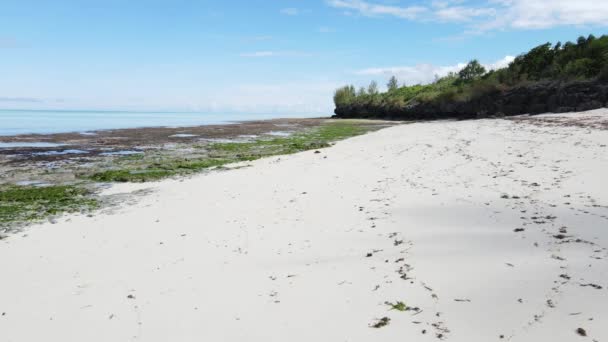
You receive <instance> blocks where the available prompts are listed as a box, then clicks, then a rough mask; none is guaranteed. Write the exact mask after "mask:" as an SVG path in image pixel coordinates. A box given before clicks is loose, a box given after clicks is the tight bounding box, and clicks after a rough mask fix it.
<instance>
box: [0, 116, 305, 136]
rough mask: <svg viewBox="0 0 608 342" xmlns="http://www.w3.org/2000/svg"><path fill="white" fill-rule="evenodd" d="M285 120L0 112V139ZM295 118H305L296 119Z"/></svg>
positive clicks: (241, 117)
mask: <svg viewBox="0 0 608 342" xmlns="http://www.w3.org/2000/svg"><path fill="white" fill-rule="evenodd" d="M288 116H289V115H281V114H205V113H193V112H174V113H172V112H129V111H120V112H119V111H76V110H70V111H60V110H5V109H0V136H2V135H3V136H6V135H17V134H29V133H40V134H48V133H64V132H88V131H94V130H106V129H118V128H138V127H165V126H170V127H176V126H198V125H210V124H219V123H229V122H234V121H245V120H261V119H272V118H279V117H288ZM298 117H305V116H302V115H298Z"/></svg>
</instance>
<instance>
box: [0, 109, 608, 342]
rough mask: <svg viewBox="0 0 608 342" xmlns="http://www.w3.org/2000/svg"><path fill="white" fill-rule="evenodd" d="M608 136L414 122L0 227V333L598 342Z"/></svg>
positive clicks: (606, 282)
mask: <svg viewBox="0 0 608 342" xmlns="http://www.w3.org/2000/svg"><path fill="white" fill-rule="evenodd" d="M593 113H594V114H597V113H599V112H598V111H595V112H593ZM562 117H564V116H562ZM565 117H568V116H565ZM607 144H608V131H602V130H598V129H588V128H580V127H558V126H546V127H542V126H538V125H533V124H530V123H526V122H513V121H508V120H480V121H466V122H431V123H416V124H409V125H403V126H398V127H393V128H388V129H385V130H382V131H379V132H376V133H371V134H368V135H365V136H360V137H356V138H353V139H349V140H347V141H343V142H340V143H338V144H337V145H336V146H334V147H332V148H329V149H325V150H323V151H322V153H320V154H314V153H313V152H305V153H301V154H297V155H291V156H283V157H280V158H276V157H275V158H270V159H265V160H260V161H256V162H253V163H251V164H252V165H253V166H252V167H249V168H242V169H237V170H231V171H228V172H215V173H210V174H207V175H200V176H196V177H194V178H191V179H186V180H183V181H177V180H168V181H163V182H160V183H155V184H152V185H150V187H152V188H153V189H154V193H152V194H149V195H145V196H143V197H142V199H141V201H140V202H139V203H138V204H136V205H131V206H125V207H124V208H123V209H122V210H121V211H120V212H119V213H114V214H98V215H96V216H95V217H92V218H89V217H84V216H76V217H66V218H63V219H61V220H60V221H59V223H58V224H55V225H52V224H43V225H38V226H34V227H31V228H29V229H27V230H26V231H25V232H24V233H19V234H16V235H13V236H11V237H9V238H7V239H5V240H2V241H1V242H0V270H1V272H2V273H1V278H0V314H2V316H0V341H7V342H8V341H15V342H23V341H36V342H38V341H62V342H71V341H75V342H76V341H78V342H82V341H87V342H95V341H103V342H105V341H172V342H179V341H239V342H240V341H264V342H269V341H307V342H308V341H426V340H428V341H433V340H437V334H443V338H444V339H446V340H449V341H466V342H475V341H480V342H481V341H483V342H487V341H500V340H501V339H500V337H499V336H500V335H504V338H503V340H510V341H552V342H557V341H578V340H581V341H584V340H588V341H593V340H595V341H606V340H607V339H608V324H607V323H606V322H607V321H608V289H607V287H608V251H607V250H606V247H607V246H608V216H607V215H608V207H606V205H608V147H606V145H607ZM534 183H538V186H536V184H534ZM131 188H132V187H131V186H119V187H115V188H114V189H113V190H112V191H114V192H120V191H126V190H130V189H131ZM133 188H136V187H133ZM503 195H507V196H509V197H512V196H519V197H520V198H519V199H513V198H509V199H504V198H501V196H503ZM566 196H568V197H566ZM566 203H569V204H566ZM594 205H595V206H594ZM360 207H361V209H360ZM524 211H525V212H524ZM547 216H549V218H547ZM532 217H537V218H536V219H532ZM553 217H555V218H553ZM533 221H536V222H539V223H534V222H533ZM540 222H544V223H540ZM563 226H565V227H567V233H566V234H565V235H567V236H568V237H567V238H566V239H564V240H558V239H555V238H553V237H552V236H553V235H556V234H559V232H558V230H559V228H560V227H563ZM519 227H521V228H525V231H524V232H520V233H516V232H514V231H513V230H514V229H515V228H519ZM572 239H581V240H582V241H588V242H590V243H583V242H578V243H577V242H573V243H564V244H558V242H560V241H569V240H572ZM400 240H403V243H401V244H399V242H400ZM535 243H536V244H537V246H535ZM591 243H593V244H591ZM368 253H372V254H373V255H372V256H371V257H366V255H367V254H368ZM400 259H403V260H400ZM559 259H563V260H559ZM400 268H401V269H402V273H404V274H406V276H405V278H407V280H404V279H401V278H400V276H401V274H399V272H398V271H399V269H400ZM562 274H563V275H567V276H568V277H570V280H568V279H565V278H560V275H562ZM588 283H592V284H597V285H600V286H602V289H594V288H593V287H589V286H587V287H583V286H581V284H588ZM129 295H132V296H133V298H128V296H129ZM519 299H521V302H520V301H518V300H519ZM456 300H466V301H456ZM385 301H392V302H395V301H404V302H405V303H406V304H407V305H409V306H411V307H419V308H420V309H421V310H422V311H421V312H420V313H418V314H416V312H415V311H408V312H399V311H395V310H389V307H388V306H387V305H385V304H384V303H385ZM548 301H550V302H548ZM551 306H554V307H551ZM385 316H386V317H389V318H390V319H391V321H390V324H389V325H388V326H386V327H383V328H380V329H374V328H370V327H369V325H370V324H372V323H374V322H375V320H376V319H378V318H382V317H385ZM577 328H584V329H585V330H586V332H587V333H588V335H589V336H588V337H586V338H584V337H580V336H578V335H577V334H576V332H575V330H576V329H577ZM423 330H426V334H422V331H423Z"/></svg>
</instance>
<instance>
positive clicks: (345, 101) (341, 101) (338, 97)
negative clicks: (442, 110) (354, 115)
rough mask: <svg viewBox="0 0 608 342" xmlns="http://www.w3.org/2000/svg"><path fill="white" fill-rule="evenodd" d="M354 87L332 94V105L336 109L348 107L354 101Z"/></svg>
mask: <svg viewBox="0 0 608 342" xmlns="http://www.w3.org/2000/svg"><path fill="white" fill-rule="evenodd" d="M355 96H356V94H355V87H354V86H352V85H348V86H344V87H342V88H338V89H337V90H336V92H335V93H334V104H335V105H336V107H342V106H347V105H350V104H351V103H352V102H353V100H354V99H355Z"/></svg>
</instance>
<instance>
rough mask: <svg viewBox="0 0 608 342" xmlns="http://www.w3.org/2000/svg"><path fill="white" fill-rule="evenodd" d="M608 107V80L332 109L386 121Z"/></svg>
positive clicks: (341, 115)
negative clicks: (399, 104) (462, 97)
mask: <svg viewBox="0 0 608 342" xmlns="http://www.w3.org/2000/svg"><path fill="white" fill-rule="evenodd" d="M606 106H608V81H599V80H598V81H577V82H568V83H563V82H555V81H554V82H538V83H533V84H528V85H524V86H518V87H514V88H511V89H508V90H504V91H499V90H494V91H490V92H486V93H484V94H482V95H480V96H477V97H475V98H473V99H471V100H468V101H455V100H452V101H446V100H443V101H433V102H423V103H418V102H410V103H408V104H407V105H405V106H403V107H387V106H382V105H378V106H372V105H355V106H344V107H338V108H336V109H335V114H336V115H335V117H337V118H377V119H389V120H437V119H475V118H486V117H496V116H512V115H520V114H540V113H548V112H553V113H564V112H572V111H584V110H591V109H597V108H602V107H606Z"/></svg>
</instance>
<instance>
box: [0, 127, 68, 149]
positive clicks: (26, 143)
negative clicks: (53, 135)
mask: <svg viewBox="0 0 608 342" xmlns="http://www.w3.org/2000/svg"><path fill="white" fill-rule="evenodd" d="M0 130H1V128H0ZM60 146H64V144H56V143H49V142H40V141H32V142H29V141H24V142H0V148H15V147H60Z"/></svg>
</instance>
